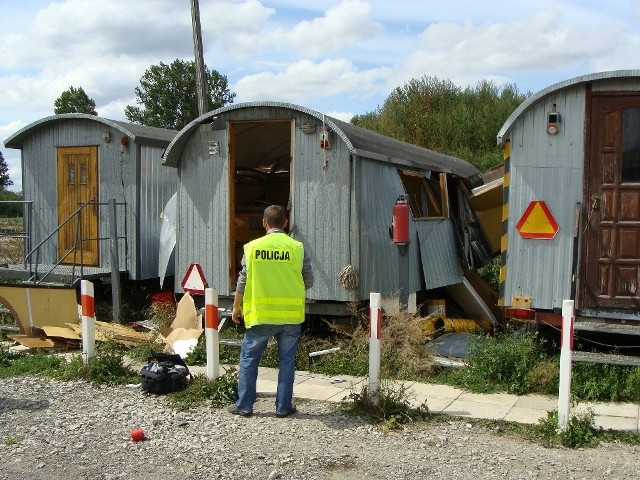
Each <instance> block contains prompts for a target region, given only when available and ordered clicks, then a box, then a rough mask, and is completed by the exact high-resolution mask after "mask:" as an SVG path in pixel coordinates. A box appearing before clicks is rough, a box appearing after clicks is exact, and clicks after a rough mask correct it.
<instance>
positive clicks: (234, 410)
mask: <svg viewBox="0 0 640 480" xmlns="http://www.w3.org/2000/svg"><path fill="white" fill-rule="evenodd" d="M227 410H228V411H229V413H230V414H232V415H240V416H241V417H250V416H251V415H253V412H245V411H244V410H240V409H239V408H238V407H236V406H235V405H231V406H229V408H228V409H227Z"/></svg>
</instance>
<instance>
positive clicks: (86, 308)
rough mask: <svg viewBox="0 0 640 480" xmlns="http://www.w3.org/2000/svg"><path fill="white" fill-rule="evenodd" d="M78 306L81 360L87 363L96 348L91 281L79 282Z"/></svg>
mask: <svg viewBox="0 0 640 480" xmlns="http://www.w3.org/2000/svg"><path fill="white" fill-rule="evenodd" d="M80 306H81V308H82V361H83V362H84V363H85V364H87V363H89V359H90V358H93V356H94V355H95V349H96V314H95V302H94V293H93V283H91V282H90V281H89V280H82V281H81V282H80Z"/></svg>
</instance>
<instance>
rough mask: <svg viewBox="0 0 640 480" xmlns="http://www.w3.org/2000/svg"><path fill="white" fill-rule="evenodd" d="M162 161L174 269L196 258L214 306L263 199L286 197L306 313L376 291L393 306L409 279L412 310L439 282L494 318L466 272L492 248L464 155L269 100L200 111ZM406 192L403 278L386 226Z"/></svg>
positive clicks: (258, 230)
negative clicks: (170, 194)
mask: <svg viewBox="0 0 640 480" xmlns="http://www.w3.org/2000/svg"><path fill="white" fill-rule="evenodd" d="M164 164H165V165H167V166H169V167H173V168H176V169H177V177H178V188H177V218H176V224H177V227H176V229H177V238H176V251H175V262H176V264H175V272H176V278H182V276H183V275H185V274H186V272H187V271H188V270H190V268H191V267H192V266H193V265H194V264H197V265H198V266H199V271H201V272H202V274H203V276H204V280H205V282H206V283H207V284H208V286H209V287H212V288H214V289H215V290H216V291H217V292H218V294H219V302H220V306H227V307H228V306H230V305H231V301H232V296H233V292H234V290H235V284H236V279H237V275H238V272H239V269H240V260H241V257H242V247H243V245H244V244H245V243H246V242H248V241H249V240H252V239H254V238H256V237H259V236H261V235H263V234H264V230H263V228H262V213H263V210H264V208H265V206H267V205H269V204H281V205H283V206H286V208H287V211H288V214H289V220H290V222H289V225H290V227H289V231H290V234H291V235H292V236H293V237H295V238H296V239H298V240H300V241H302V242H303V243H304V245H305V247H306V248H307V249H308V251H309V253H310V256H311V258H312V262H313V267H314V270H315V278H316V281H315V285H314V286H313V288H311V289H310V290H309V291H308V292H307V297H308V304H307V312H308V313H309V314H319V315H331V316H337V315H348V314H349V312H348V309H347V304H348V302H353V301H367V300H368V299H369V294H370V293H371V292H379V293H381V294H382V295H383V297H385V298H386V299H387V300H388V303H386V304H385V307H386V308H387V309H388V310H389V309H394V308H395V309H397V308H398V302H399V299H400V295H399V292H400V288H401V285H406V288H407V290H408V291H407V292H405V293H407V299H408V304H409V305H408V307H409V311H415V310H416V309H417V308H418V307H419V306H420V305H421V304H422V303H423V302H424V301H425V300H426V299H427V298H429V296H430V294H431V293H432V292H435V291H445V290H446V291H447V292H448V293H449V294H450V295H451V297H452V298H454V299H455V301H456V303H457V304H458V305H459V306H460V308H461V309H462V310H464V312H465V313H466V314H468V315H470V316H473V317H475V318H481V319H490V320H491V321H492V322H494V321H495V314H494V312H495V310H492V307H493V305H492V304H491V303H492V302H491V300H489V301H486V300H485V299H486V297H484V298H485V299H483V295H482V293H480V291H481V290H482V289H481V288H478V287H477V285H478V283H476V282H475V281H474V276H473V273H472V271H471V268H473V267H479V266H481V265H483V264H485V263H487V262H488V261H490V259H491V257H492V252H491V251H490V250H491V248H490V247H489V246H488V242H487V241H486V239H485V236H484V233H483V231H482V229H481V228H480V225H479V224H478V222H477V221H476V218H475V215H474V213H473V211H472V209H471V208H470V206H469V204H468V201H467V198H468V196H469V195H470V191H471V189H472V188H474V187H477V186H479V185H480V184H481V183H482V182H483V180H482V177H481V175H480V174H479V172H478V170H477V169H476V168H475V167H473V166H472V165H470V164H469V163H467V162H465V161H463V160H461V159H458V158H454V157H451V156H447V155H443V154H440V153H437V152H433V151H430V150H427V149H424V148H420V147H417V146H414V145H411V144H408V143H405V142H401V141H398V140H395V139H391V138H388V137H385V136H383V135H380V134H377V133H374V132H371V131H369V130H365V129H362V128H359V127H356V126H354V125H351V124H349V123H346V122H343V121H340V120H338V119H336V118H332V117H329V116H325V115H323V114H322V113H319V112H316V111H314V110H311V109H308V108H305V107H302V106H298V105H293V104H288V103H280V102H267V101H265V102H252V103H244V104H236V105H228V106H225V107H223V108H220V109H218V110H215V111H212V112H209V113H207V114H205V115H202V116H200V117H199V118H197V119H196V120H194V121H193V122H191V123H190V124H189V125H187V126H186V127H185V128H183V129H182V131H180V133H179V134H178V135H177V136H176V137H175V139H173V141H172V142H171V144H170V145H169V147H168V149H167V151H166V153H165V156H164ZM401 196H404V197H405V198H407V199H408V205H409V210H410V218H409V220H408V230H409V235H410V243H409V244H408V246H407V247H406V249H405V250H406V251H405V252H404V255H406V256H407V258H408V262H407V263H408V269H407V272H406V278H401V277H402V275H403V272H402V269H401V268H400V264H401V263H402V262H403V259H402V258H401V257H402V254H401V253H399V251H398V246H396V245H394V243H392V241H391V239H390V232H389V227H390V225H391V223H392V209H393V206H394V205H395V204H396V201H397V200H398V198H399V197H401ZM179 290H180V285H179V282H176V291H179Z"/></svg>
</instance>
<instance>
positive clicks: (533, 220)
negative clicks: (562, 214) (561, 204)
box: [516, 200, 560, 240]
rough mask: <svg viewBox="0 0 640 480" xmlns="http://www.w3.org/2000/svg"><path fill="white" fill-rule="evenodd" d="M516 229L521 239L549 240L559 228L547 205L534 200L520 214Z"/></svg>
mask: <svg viewBox="0 0 640 480" xmlns="http://www.w3.org/2000/svg"><path fill="white" fill-rule="evenodd" d="M516 229H517V230H518V232H519V233H520V236H521V237H522V238H535V239H542V240H549V239H552V238H554V237H555V236H556V233H558V230H560V227H559V226H558V223H557V222H556V219H555V218H553V215H552V214H551V211H550V210H549V207H548V206H547V204H546V203H545V202H544V201H542V200H534V201H532V202H531V203H529V206H528V207H527V209H526V210H525V212H524V213H523V214H522V218H521V219H520V221H519V222H518V224H517V225H516Z"/></svg>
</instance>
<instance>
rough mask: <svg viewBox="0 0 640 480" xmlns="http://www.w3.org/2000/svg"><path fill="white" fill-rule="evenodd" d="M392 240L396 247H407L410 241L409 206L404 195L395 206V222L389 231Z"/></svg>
mask: <svg viewBox="0 0 640 480" xmlns="http://www.w3.org/2000/svg"><path fill="white" fill-rule="evenodd" d="M389 233H390V234H391V240H392V241H393V243H395V244H396V245H407V244H408V243H410V239H409V205H408V204H407V200H406V198H405V196H404V195H400V196H399V197H398V199H397V200H396V203H395V205H394V206H393V220H392V223H391V228H390V229H389Z"/></svg>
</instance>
